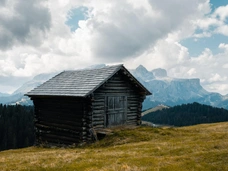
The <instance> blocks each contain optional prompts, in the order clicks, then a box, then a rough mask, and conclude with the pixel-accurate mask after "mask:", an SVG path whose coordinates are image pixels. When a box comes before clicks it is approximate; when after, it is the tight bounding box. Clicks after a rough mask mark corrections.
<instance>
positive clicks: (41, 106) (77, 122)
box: [33, 97, 92, 145]
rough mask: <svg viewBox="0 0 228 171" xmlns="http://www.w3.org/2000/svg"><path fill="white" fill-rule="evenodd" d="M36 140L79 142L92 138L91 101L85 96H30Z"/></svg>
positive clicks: (65, 142) (57, 142)
mask: <svg viewBox="0 0 228 171" xmlns="http://www.w3.org/2000/svg"><path fill="white" fill-rule="evenodd" d="M33 101H34V106H35V128H36V144H37V145H40V144H47V143H48V144H51V143H53V144H68V145H69V144H78V143H82V142H88V141H91V135H90V133H89V129H90V128H91V123H92V116H91V114H92V113H91V103H90V100H89V99H86V98H70V97H68V98H67V97H45V98H36V97H34V98H33Z"/></svg>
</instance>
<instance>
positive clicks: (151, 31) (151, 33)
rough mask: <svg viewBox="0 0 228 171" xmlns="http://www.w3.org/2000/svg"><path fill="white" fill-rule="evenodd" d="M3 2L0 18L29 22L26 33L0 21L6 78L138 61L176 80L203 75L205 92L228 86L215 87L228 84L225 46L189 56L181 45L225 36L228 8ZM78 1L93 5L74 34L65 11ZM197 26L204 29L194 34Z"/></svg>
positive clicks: (173, 1)
mask: <svg viewBox="0 0 228 171" xmlns="http://www.w3.org/2000/svg"><path fill="white" fill-rule="evenodd" d="M5 2H6V3H2V5H1V7H0V9H1V10H0V13H1V14H4V15H0V16H4V17H5V18H4V17H0V22H2V23H4V22H6V23H7V22H8V23H11V21H15V24H16V26H20V25H19V21H24V23H26V22H28V24H27V25H25V26H24V27H22V26H21V30H25V32H24V37H23V36H22V35H21V34H17V33H18V31H19V30H17V29H16V31H15V29H14V28H15V26H14V27H13V26H12V25H11V24H8V25H7V24H4V25H3V26H0V35H4V36H2V37H1V38H0V39H1V40H2V41H1V40H0V42H2V43H3V44H1V43H0V46H1V48H0V49H1V50H0V76H4V78H6V77H7V78H8V79H10V77H12V76H14V77H19V76H21V77H23V78H25V79H24V80H27V78H28V77H31V76H34V75H36V74H39V73H43V72H53V71H62V70H68V69H76V68H82V67H85V66H88V65H92V64H97V63H104V62H105V63H125V65H126V66H127V67H128V68H134V67H137V66H138V65H139V64H143V65H145V66H146V67H147V68H148V69H151V70H152V69H154V68H165V69H167V71H168V73H169V75H170V76H173V77H181V78H193V77H197V78H200V79H203V80H204V82H203V84H204V86H205V87H207V89H208V90H214V89H218V91H219V92H222V93H224V92H225V91H226V90H227V89H226V88H224V87H223V88H222V86H221V87H220V88H219V86H218V85H217V84H216V79H217V81H220V84H221V85H225V83H227V78H226V70H227V68H228V67H227V65H228V64H227V54H228V51H227V50H226V49H227V45H226V44H220V46H219V48H220V49H221V50H222V52H221V53H220V54H217V55H214V54H213V52H212V51H211V50H210V49H205V50H204V51H203V52H202V54H201V55H199V56H198V57H191V55H190V54H189V52H188V48H187V47H184V46H183V45H181V43H180V41H181V40H183V39H186V38H188V37H195V38H196V39H200V38H203V37H210V36H211V35H213V34H215V33H216V32H217V33H219V34H223V35H226V33H227V32H226V29H227V28H226V27H227V25H226V23H225V19H226V18H227V17H226V16H227V13H226V10H224V9H226V8H227V7H225V8H220V9H217V10H216V11H215V12H214V13H213V14H211V8H210V3H209V0H191V1H189V0H182V1H180V0H170V1H167V0H160V1H157V0H135V1H131V0H124V1H123V0H116V1H106V0H94V1H88V0H84V1H81V0H74V1H70V0H58V1H54V0H49V1H29V3H28V4H24V3H22V2H20V3H18V4H17V3H16V1H15V0H6V1H5ZM10 4H11V5H10ZM23 5H24V7H23ZM17 6H18V7H19V6H20V8H15V7H17ZM80 6H84V7H87V8H88V16H87V18H86V19H85V20H81V21H79V23H75V24H78V25H79V28H78V29H76V30H75V31H74V32H71V30H70V27H69V26H67V25H66V21H67V17H68V16H67V15H68V14H69V11H71V10H72V9H75V8H78V7H80ZM22 9H23V11H22ZM12 11H13V12H12ZM28 13H29V14H28ZM6 17H8V19H7V18H6ZM6 25H7V26H9V29H8V32H7V27H6ZM211 27H213V28H214V30H211V29H210V28H211ZM197 29H200V30H203V31H202V33H195V30H197ZM5 31H6V32H5ZM3 33H4V34H3ZM5 33H6V34H5ZM3 39H4V40H7V41H3ZM4 42H6V43H5V44H4ZM7 42H8V43H7ZM213 74H218V75H219V77H218V76H216V75H213ZM2 78H3V77H2ZM2 78H1V77H0V82H1V80H3V79H2ZM23 78H21V79H22V80H23ZM213 79H214V80H215V81H212V80H213ZM4 80H5V81H6V79H4ZM0 84H1V83H0ZM209 85H210V86H209ZM4 87H6V86H4ZM0 91H1V90H0Z"/></svg>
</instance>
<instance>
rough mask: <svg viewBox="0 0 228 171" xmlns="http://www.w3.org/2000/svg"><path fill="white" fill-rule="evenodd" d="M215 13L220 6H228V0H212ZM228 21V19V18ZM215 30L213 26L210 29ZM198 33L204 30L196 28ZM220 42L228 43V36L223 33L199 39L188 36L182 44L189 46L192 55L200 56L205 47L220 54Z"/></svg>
mask: <svg viewBox="0 0 228 171" xmlns="http://www.w3.org/2000/svg"><path fill="white" fill-rule="evenodd" d="M210 3H211V7H212V11H211V13H213V12H214V11H215V10H216V9H217V8H218V7H220V6H226V5H227V4H228V1H227V0H210ZM227 23H228V19H227ZM212 30H213V27H212V28H211V29H210V31H212ZM196 33H202V30H196ZM220 43H226V44H228V38H227V37H225V36H224V35H222V34H213V35H212V36H211V37H205V38H199V39H197V41H196V40H195V38H187V39H184V40H182V41H181V44H182V45H184V46H186V47H188V49H189V53H190V54H191V55H192V56H198V55H200V54H201V52H202V51H203V50H204V49H205V48H209V49H211V50H212V52H213V54H218V53H220V52H221V50H220V49H219V48H218V46H219V44H220Z"/></svg>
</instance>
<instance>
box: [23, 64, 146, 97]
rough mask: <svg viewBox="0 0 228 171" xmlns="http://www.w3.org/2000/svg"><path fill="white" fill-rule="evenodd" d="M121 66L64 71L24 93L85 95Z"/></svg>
mask: <svg viewBox="0 0 228 171" xmlns="http://www.w3.org/2000/svg"><path fill="white" fill-rule="evenodd" d="M121 68H123V69H124V70H126V69H125V68H124V66H123V65H115V66H108V67H104V68H99V69H88V70H75V71H64V72H61V73H60V74H58V75H56V76H55V77H53V78H51V79H50V80H48V81H46V82H45V83H43V84H42V85H40V86H38V87H37V88H35V89H33V90H31V91H30V92H28V93H27V94H26V95H27V96H74V97H85V96H87V95H89V94H91V93H92V92H94V91H95V90H96V89H97V88H98V87H100V86H101V85H102V84H103V83H104V82H105V81H107V80H108V79H109V78H111V77H112V76H113V75H114V74H115V73H116V72H118V71H119V70H120V69H121ZM126 71H127V70H126ZM127 72H128V71H127ZM128 74H129V72H128ZM130 76H131V77H132V78H133V79H134V80H135V81H136V82H137V83H138V84H139V85H140V87H142V88H143V89H145V91H146V92H147V93H146V94H150V92H149V91H148V90H147V89H146V88H145V87H143V86H142V85H141V84H140V83H139V82H138V81H137V80H136V79H135V78H134V77H133V76H132V75H131V74H130Z"/></svg>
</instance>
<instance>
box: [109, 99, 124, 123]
mask: <svg viewBox="0 0 228 171" xmlns="http://www.w3.org/2000/svg"><path fill="white" fill-rule="evenodd" d="M106 106H107V110H106V126H107V127H110V126H117V125H123V124H124V123H125V122H126V106H127V105H126V97H125V96H107V98H106Z"/></svg>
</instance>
